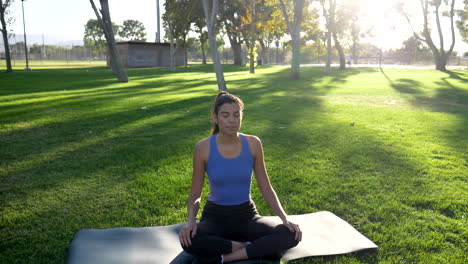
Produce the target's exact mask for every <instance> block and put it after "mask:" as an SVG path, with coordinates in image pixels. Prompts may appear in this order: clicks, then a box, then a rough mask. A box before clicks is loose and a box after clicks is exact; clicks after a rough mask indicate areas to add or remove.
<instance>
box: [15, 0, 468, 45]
mask: <svg viewBox="0 0 468 264" xmlns="http://www.w3.org/2000/svg"><path fill="white" fill-rule="evenodd" d="M339 1H340V0H339ZM342 1H343V0H342ZM345 1H358V2H359V3H360V5H361V7H362V10H363V12H364V13H365V15H364V16H363V19H362V21H363V25H362V28H370V27H372V28H373V33H374V37H372V38H370V39H367V41H369V42H371V43H373V44H375V45H377V46H379V47H382V48H383V49H384V50H387V49H394V48H399V47H401V43H402V42H403V40H405V39H407V38H409V37H410V36H411V35H412V31H411V28H410V27H409V25H408V23H407V22H406V20H405V19H404V18H403V17H402V16H401V15H399V14H397V13H396V12H395V11H394V10H393V9H392V6H393V5H394V3H395V2H396V1H398V0H345ZM94 2H95V3H96V5H98V6H99V1H98V0H95V1H94ZM159 2H160V10H161V11H160V12H161V14H162V13H163V12H164V7H163V2H164V0H160V1H159ZM406 2H407V3H413V4H416V5H413V6H411V5H409V6H408V7H407V10H408V12H409V13H413V15H414V16H417V15H420V11H419V7H418V6H417V4H418V2H419V1H406ZM129 3H131V4H129ZM462 5H463V1H462V0H456V6H457V7H461V6H462ZM109 6H110V11H111V19H112V21H113V22H114V23H116V24H122V22H123V21H124V20H127V19H136V20H139V21H141V22H143V24H144V25H145V28H146V33H147V39H148V41H154V40H155V36H156V33H155V32H156V27H157V26H156V25H157V22H156V21H157V20H156V0H132V1H124V0H109ZM10 8H11V9H10V11H11V15H12V16H13V17H15V19H16V21H15V22H14V24H13V25H12V27H11V28H12V29H13V31H14V33H15V34H17V35H22V34H23V23H22V9H21V1H20V0H15V1H14V2H13V4H12V6H11V7H10ZM24 13H25V19H26V33H27V36H29V35H31V39H32V40H31V42H34V41H36V42H37V41H42V35H44V41H45V42H46V43H49V44H53V43H58V42H65V41H68V43H70V42H71V41H73V42H74V43H75V44H78V43H79V41H81V40H82V39H83V33H84V25H85V24H86V22H87V21H88V19H91V18H92V19H96V16H95V14H94V11H93V9H92V8H91V4H90V2H89V0H25V1H24ZM414 25H415V27H416V28H418V26H419V28H421V27H420V25H418V24H414ZM161 27H162V22H161ZM445 28H449V27H445ZM161 30H162V32H161V38H163V36H164V32H163V31H164V29H162V28H161ZM445 33H450V30H446V31H445ZM456 33H457V37H456V38H457V40H456V44H455V50H456V51H458V52H466V51H468V44H466V43H463V42H462V41H461V39H460V36H459V34H458V29H456ZM449 38H450V37H449V35H447V37H446V39H447V41H446V43H448V42H449V41H448V39H449ZM437 43H438V42H437ZM446 46H448V44H446Z"/></svg>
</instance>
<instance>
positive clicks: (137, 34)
mask: <svg viewBox="0 0 468 264" xmlns="http://www.w3.org/2000/svg"><path fill="white" fill-rule="evenodd" d="M145 30H146V29H145V26H144V25H143V23H142V22H140V21H138V20H133V19H128V20H124V22H123V23H122V26H121V27H120V30H119V36H120V37H121V38H123V39H125V40H141V41H146V32H145Z"/></svg>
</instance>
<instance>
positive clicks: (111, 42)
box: [89, 0, 128, 82]
mask: <svg viewBox="0 0 468 264" xmlns="http://www.w3.org/2000/svg"><path fill="white" fill-rule="evenodd" d="M89 2H90V3H91V7H92V8H93V10H94V13H95V14H96V17H97V19H98V21H99V24H100V25H101V28H102V30H103V31H104V36H105V37H106V41H107V48H108V49H109V54H110V56H111V66H112V72H113V73H114V74H115V75H117V79H118V81H119V82H128V76H127V73H126V72H125V69H124V67H123V64H122V60H121V59H120V53H119V50H118V49H117V45H116V43H115V38H114V31H113V26H112V21H111V17H110V12H109V3H108V2H107V0H99V2H100V3H101V9H100V10H99V11H100V14H99V11H98V9H97V8H96V5H95V4H94V1H93V0H89Z"/></svg>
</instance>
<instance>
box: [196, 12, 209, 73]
mask: <svg viewBox="0 0 468 264" xmlns="http://www.w3.org/2000/svg"><path fill="white" fill-rule="evenodd" d="M193 23H194V26H195V30H194V31H195V32H196V33H198V35H199V36H198V38H199V42H200V49H201V53H202V64H206V48H207V40H208V32H207V31H206V30H204V27H205V25H206V21H205V16H204V13H203V6H202V5H197V6H196V7H195V10H194V15H193Z"/></svg>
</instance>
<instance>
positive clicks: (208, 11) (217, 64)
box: [203, 0, 227, 91]
mask: <svg viewBox="0 0 468 264" xmlns="http://www.w3.org/2000/svg"><path fill="white" fill-rule="evenodd" d="M209 2H211V3H212V5H210V3H209ZM203 10H204V12H205V18H206V26H207V28H208V39H209V42H210V48H211V53H212V56H213V66H214V70H215V72H216V80H217V82H218V89H219V90H220V91H227V87H226V81H225V80H224V74H223V67H222V65H221V61H220V60H219V53H218V44H217V43H216V36H215V28H216V15H217V13H218V0H212V1H209V0H203Z"/></svg>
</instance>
